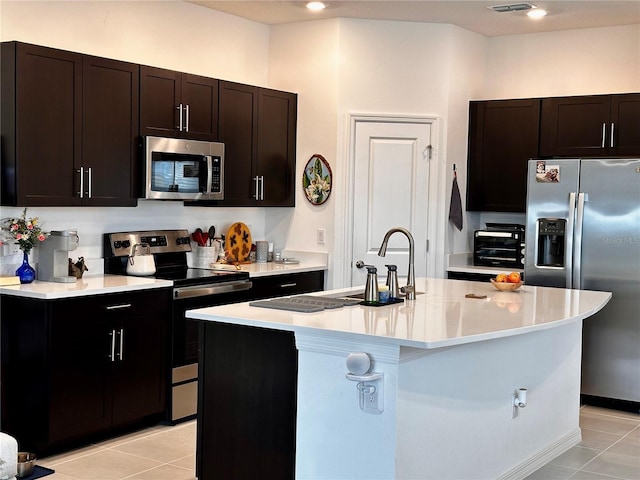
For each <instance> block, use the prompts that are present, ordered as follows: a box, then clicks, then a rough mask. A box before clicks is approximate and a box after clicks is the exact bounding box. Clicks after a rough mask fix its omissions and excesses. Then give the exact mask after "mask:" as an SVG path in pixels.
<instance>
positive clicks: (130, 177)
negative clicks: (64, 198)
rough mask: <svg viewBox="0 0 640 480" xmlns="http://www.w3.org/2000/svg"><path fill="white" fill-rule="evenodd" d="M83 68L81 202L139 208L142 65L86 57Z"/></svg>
mask: <svg viewBox="0 0 640 480" xmlns="http://www.w3.org/2000/svg"><path fill="white" fill-rule="evenodd" d="M83 70H84V72H83V106H84V115H83V124H82V126H83V128H82V135H83V143H82V166H83V167H84V169H85V172H87V173H86V175H87V176H86V177H85V181H84V185H85V192H84V194H83V197H84V198H83V203H84V204H85V205H100V206H135V205H136V203H137V197H138V192H137V188H136V186H137V176H136V174H137V171H136V168H135V167H136V164H137V162H136V159H137V137H138V111H139V109H138V92H139V67H138V65H134V64H131V63H125V62H118V61H115V60H107V59H104V58H97V57H84V68H83ZM77 167H79V166H77ZM89 169H90V170H89Z"/></svg>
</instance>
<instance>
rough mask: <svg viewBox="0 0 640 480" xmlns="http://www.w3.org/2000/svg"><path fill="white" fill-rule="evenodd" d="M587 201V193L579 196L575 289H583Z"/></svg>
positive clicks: (576, 228)
mask: <svg viewBox="0 0 640 480" xmlns="http://www.w3.org/2000/svg"><path fill="white" fill-rule="evenodd" d="M586 200H587V195H586V194H585V193H582V192H581V193H579V194H578V207H577V212H576V225H575V229H574V234H573V235H574V241H573V245H574V247H573V251H574V254H573V257H574V258H573V288H577V289H579V288H582V271H581V266H582V224H583V221H584V202H585V201H586Z"/></svg>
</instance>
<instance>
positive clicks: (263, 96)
mask: <svg viewBox="0 0 640 480" xmlns="http://www.w3.org/2000/svg"><path fill="white" fill-rule="evenodd" d="M296 116H297V95H295V94H293V93H286V92H279V91H275V90H268V89H264V88H261V89H260V90H259V92H258V149H257V157H256V170H255V171H256V175H258V176H260V177H261V178H262V179H263V182H264V185H263V187H262V188H263V192H262V197H261V199H260V202H259V205H263V206H288V207H293V206H294V205H295V191H294V189H295V173H296V164H295V159H296Z"/></svg>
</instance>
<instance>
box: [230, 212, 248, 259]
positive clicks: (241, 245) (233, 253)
mask: <svg viewBox="0 0 640 480" xmlns="http://www.w3.org/2000/svg"><path fill="white" fill-rule="evenodd" d="M225 250H226V252H227V254H228V256H229V258H228V260H229V261H231V262H244V261H245V260H246V259H247V258H249V254H250V253H251V232H250V231H249V227H247V226H246V225H245V224H244V223H242V222H236V223H234V224H233V225H231V227H229V231H228V232H227V236H226V237H225Z"/></svg>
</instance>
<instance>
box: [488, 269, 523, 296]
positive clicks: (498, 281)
mask: <svg viewBox="0 0 640 480" xmlns="http://www.w3.org/2000/svg"><path fill="white" fill-rule="evenodd" d="M490 280H491V285H493V286H494V287H496V288H497V289H498V290H501V291H503V292H510V291H513V290H517V289H519V288H520V287H521V286H522V279H521V278H520V274H519V273H518V272H511V273H500V274H498V275H496V278H491V279H490Z"/></svg>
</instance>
